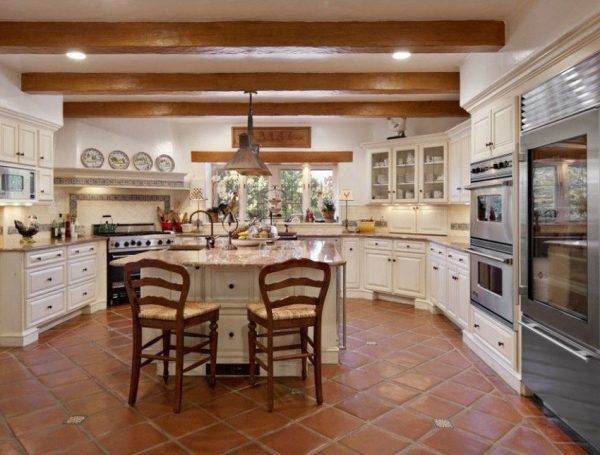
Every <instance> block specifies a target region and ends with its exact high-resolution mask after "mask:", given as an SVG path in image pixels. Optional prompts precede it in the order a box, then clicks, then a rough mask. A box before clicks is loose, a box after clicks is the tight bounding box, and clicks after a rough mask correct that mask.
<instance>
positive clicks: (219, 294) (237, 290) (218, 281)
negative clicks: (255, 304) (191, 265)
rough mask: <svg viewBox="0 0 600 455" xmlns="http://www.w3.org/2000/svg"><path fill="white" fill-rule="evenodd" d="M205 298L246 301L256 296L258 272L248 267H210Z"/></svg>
mask: <svg viewBox="0 0 600 455" xmlns="http://www.w3.org/2000/svg"><path fill="white" fill-rule="evenodd" d="M207 279H208V283H207V288H206V290H207V295H206V298H207V300H209V301H213V302H229V303H235V302H237V303H240V302H242V303H247V302H249V301H255V300H256V299H257V298H258V293H257V289H256V288H257V286H258V274H257V271H256V269H254V268H249V267H219V268H210V269H208V273H207Z"/></svg>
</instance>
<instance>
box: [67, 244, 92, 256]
mask: <svg viewBox="0 0 600 455" xmlns="http://www.w3.org/2000/svg"><path fill="white" fill-rule="evenodd" d="M96 249H97V246H96V244H95V243H83V244H81V245H72V246H70V247H69V250H68V253H69V258H78V257H81V256H89V255H90V254H96Z"/></svg>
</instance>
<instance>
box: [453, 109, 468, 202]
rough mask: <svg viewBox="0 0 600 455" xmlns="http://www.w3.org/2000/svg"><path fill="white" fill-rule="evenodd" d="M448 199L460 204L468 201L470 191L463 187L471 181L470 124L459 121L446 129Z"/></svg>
mask: <svg viewBox="0 0 600 455" xmlns="http://www.w3.org/2000/svg"><path fill="white" fill-rule="evenodd" d="M447 133H448V137H449V144H448V161H449V166H448V167H449V171H448V185H449V188H450V189H449V192H448V200H449V201H450V202H451V203H456V204H462V203H469V202H470V193H469V191H468V190H467V189H466V188H465V187H466V186H467V185H469V183H470V181H471V173H470V170H471V167H470V163H471V135H470V133H471V125H470V122H469V121H466V122H464V123H461V124H460V125H458V126H456V127H454V128H453V129H452V130H450V131H448V132H447Z"/></svg>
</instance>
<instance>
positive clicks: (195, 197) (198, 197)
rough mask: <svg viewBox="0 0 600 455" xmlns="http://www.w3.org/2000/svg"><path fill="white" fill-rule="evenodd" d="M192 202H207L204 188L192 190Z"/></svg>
mask: <svg viewBox="0 0 600 455" xmlns="http://www.w3.org/2000/svg"><path fill="white" fill-rule="evenodd" d="M190 201H206V198H205V197H204V191H202V188H192V189H191V190H190Z"/></svg>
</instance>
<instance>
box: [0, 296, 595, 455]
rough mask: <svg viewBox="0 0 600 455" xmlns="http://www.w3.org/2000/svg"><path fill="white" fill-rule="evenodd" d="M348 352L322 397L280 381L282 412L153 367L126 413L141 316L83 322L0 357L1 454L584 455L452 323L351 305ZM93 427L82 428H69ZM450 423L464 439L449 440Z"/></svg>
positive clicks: (249, 393) (258, 398)
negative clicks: (178, 380) (177, 387)
mask: <svg viewBox="0 0 600 455" xmlns="http://www.w3.org/2000/svg"><path fill="white" fill-rule="evenodd" d="M348 322H349V327H348V333H349V338H348V346H349V348H348V350H347V351H346V352H344V353H343V354H342V364H341V365H326V366H324V368H323V376H324V381H325V382H324V394H325V404H323V405H322V406H320V407H319V406H316V403H315V401H314V383H313V380H312V378H311V377H310V376H309V379H307V381H306V382H303V381H301V380H300V379H299V378H281V379H279V380H278V381H277V384H276V397H277V398H276V402H275V412H274V413H272V414H269V413H267V412H265V410H264V404H265V390H264V385H259V386H258V387H255V388H251V387H249V385H248V383H247V381H246V379H245V378H222V379H220V380H219V382H218V384H217V387H216V388H215V389H214V390H212V389H210V388H209V387H208V386H207V385H206V383H205V382H204V380H203V378H200V377H188V378H186V379H185V391H184V406H183V411H182V413H181V414H180V415H175V414H173V413H172V399H173V392H172V386H173V382H174V381H170V383H169V385H168V386H165V385H163V383H162V381H161V380H159V378H158V377H157V376H156V375H154V374H153V372H154V371H153V367H152V366H148V367H147V368H146V369H145V372H144V374H143V375H142V379H141V384H140V391H139V398H138V404H137V406H136V407H135V408H129V407H128V406H127V402H126V397H127V392H128V386H129V383H128V381H129V356H130V343H131V337H130V329H129V327H130V325H129V323H130V321H129V309H128V308H127V307H119V308H117V309H111V310H108V311H103V312H100V313H96V314H93V315H87V316H79V317H77V318H76V319H73V320H71V321H68V322H66V323H64V324H62V325H59V326H57V327H55V328H54V329H52V330H50V331H48V332H45V333H44V334H42V336H41V337H40V341H39V342H38V343H36V344H34V345H32V346H28V347H27V348H25V349H0V454H12V453H32V454H37V453H44V454H49V453H65V454H87V453H117V454H121V453H137V452H143V453H163V454H176V453H206V454H208V453H211V454H212V453H239V454H252V453H281V454H286V455H287V454H304V453H325V454H327V453H329V454H353V453H354V454H355V453H363V454H377V455H382V454H387V453H390V454H392V453H413V454H417V453H423V454H479V453H501V454H522V453H531V454H535V455H542V454H543V455H546V454H552V453H556V454H559V453H569V454H576V453H585V451H584V450H583V448H582V447H581V446H579V445H577V444H575V443H573V442H572V441H571V439H570V438H569V436H567V435H566V434H565V433H564V432H563V431H562V430H561V429H560V428H559V427H558V426H556V425H555V424H554V423H552V422H551V421H550V420H549V419H547V418H546V417H545V416H544V415H543V414H542V413H541V412H540V411H539V409H538V408H537V407H536V406H535V405H534V404H533V402H532V401H531V400H529V399H527V398H522V397H519V396H518V395H516V394H515V393H513V392H511V391H510V389H509V388H508V387H507V386H506V384H505V383H504V382H503V381H502V380H501V379H500V378H499V377H498V376H496V375H495V374H494V372H493V371H491V370H490V369H489V368H488V367H487V366H486V365H484V364H483V363H482V362H481V361H480V360H479V359H478V357H477V356H475V355H474V354H473V353H471V352H470V351H469V349H468V348H467V347H466V346H465V345H464V344H463V343H462V341H461V334H460V332H459V331H458V330H457V329H456V328H455V327H454V326H453V325H452V324H451V323H450V322H449V321H448V320H446V319H445V318H444V317H443V316H439V315H431V314H429V313H427V312H424V311H419V310H414V309H413V308H410V307H407V306H402V305H397V304H390V303H385V302H377V301H376V302H372V301H366V300H350V301H349V302H348ZM73 415H83V416H85V417H86V418H85V420H84V421H83V422H80V423H78V424H67V423H65V421H66V419H67V418H68V417H69V416H73ZM434 419H448V420H449V421H450V422H451V424H452V428H438V427H436V426H435V424H434Z"/></svg>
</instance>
